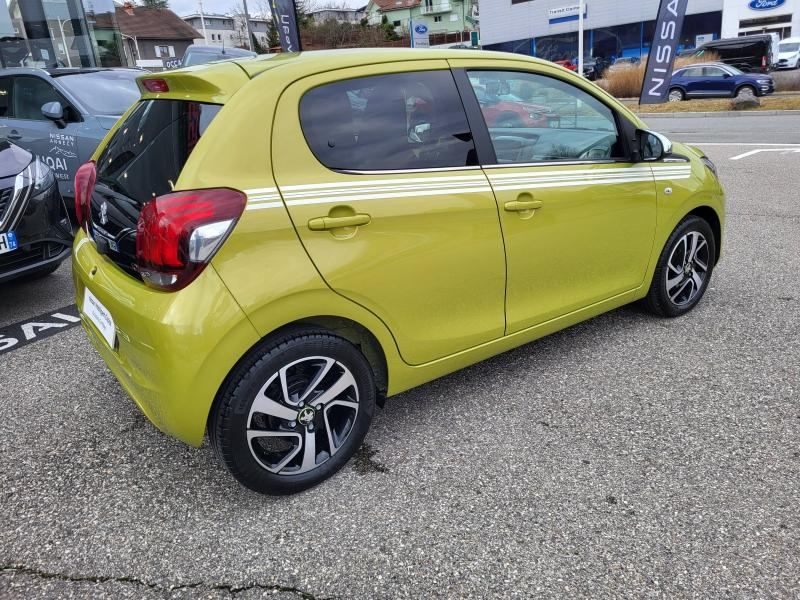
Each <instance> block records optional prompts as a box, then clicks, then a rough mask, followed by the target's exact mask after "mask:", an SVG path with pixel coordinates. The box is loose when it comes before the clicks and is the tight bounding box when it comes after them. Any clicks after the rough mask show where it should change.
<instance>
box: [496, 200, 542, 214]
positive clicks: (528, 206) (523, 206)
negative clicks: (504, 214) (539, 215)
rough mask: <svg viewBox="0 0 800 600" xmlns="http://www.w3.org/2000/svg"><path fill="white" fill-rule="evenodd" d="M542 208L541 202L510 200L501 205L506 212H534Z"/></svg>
mask: <svg viewBox="0 0 800 600" xmlns="http://www.w3.org/2000/svg"><path fill="white" fill-rule="evenodd" d="M541 207H542V201H541V200H511V201H510V202H506V203H505V204H504V205H503V208H504V209H505V210H507V211H508V212H520V211H523V210H536V209H537V208H541Z"/></svg>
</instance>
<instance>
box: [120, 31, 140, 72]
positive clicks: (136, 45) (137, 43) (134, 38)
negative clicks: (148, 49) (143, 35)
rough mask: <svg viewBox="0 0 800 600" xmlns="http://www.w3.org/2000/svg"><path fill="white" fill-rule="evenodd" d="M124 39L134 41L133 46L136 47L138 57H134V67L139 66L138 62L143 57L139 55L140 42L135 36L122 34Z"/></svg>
mask: <svg viewBox="0 0 800 600" xmlns="http://www.w3.org/2000/svg"><path fill="white" fill-rule="evenodd" d="M120 35H121V36H122V37H123V38H128V39H129V40H133V45H134V46H135V47H136V56H134V57H133V66H134V67H135V66H137V65H136V63H137V61H138V60H139V59H140V58H141V57H142V55H141V54H140V53H139V40H137V39H136V36H135V35H125V34H124V33H120Z"/></svg>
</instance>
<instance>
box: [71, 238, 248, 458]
mask: <svg viewBox="0 0 800 600" xmlns="http://www.w3.org/2000/svg"><path fill="white" fill-rule="evenodd" d="M72 273H73V278H74V281H75V295H76V300H77V304H78V309H79V311H80V314H81V320H82V325H83V328H84V329H85V330H86V332H87V334H88V336H89V339H90V340H91V341H92V344H93V345H94V347H95V348H96V349H97V351H98V352H99V353H100V355H101V356H102V358H103V360H104V361H105V362H106V364H107V365H108V367H109V368H110V369H111V371H112V373H114V375H115V376H116V378H117V379H118V380H119V382H120V383H121V384H122V386H123V388H124V389H125V391H126V392H127V393H128V394H129V395H130V396H131V398H133V400H134V401H135V402H136V404H137V405H138V406H139V408H140V409H141V410H142V412H143V413H144V414H145V415H146V416H147V418H148V419H150V421H152V423H153V424H154V425H155V426H156V427H158V428H159V429H160V430H162V431H163V432H165V433H167V434H169V435H171V436H173V437H176V438H178V439H179V440H181V441H183V442H186V443H188V444H191V445H193V446H199V445H200V444H201V443H202V441H203V435H204V431H205V427H206V421H207V418H208V413H209V410H210V408H211V405H212V403H213V401H214V398H215V396H216V393H217V390H218V389H219V387H220V386H221V385H222V383H223V381H224V379H225V377H226V376H227V374H228V373H229V372H230V369H231V368H232V367H233V365H235V364H236V362H237V361H238V359H239V358H240V357H241V356H242V355H243V354H244V353H245V352H246V351H247V349H249V348H250V347H252V346H253V345H254V344H255V343H256V342H257V341H258V336H257V334H256V332H255V329H254V328H253V326H252V325H251V324H250V321H249V320H248V319H247V318H246V316H245V315H244V313H243V312H242V310H241V309H240V308H239V305H238V304H237V303H236V301H235V300H234V299H233V297H232V296H231V294H230V292H228V290H227V288H226V287H225V286H224V285H223V283H222V281H221V280H220V279H219V276H218V275H217V273H216V272H215V271H214V269H213V267H211V266H208V267H207V268H206V269H205V270H204V271H203V273H202V274H201V275H200V276H199V277H198V278H197V279H196V280H195V281H194V282H192V284H191V285H189V286H188V287H187V288H185V289H183V290H181V291H179V292H174V293H164V292H157V291H155V290H152V289H150V288H148V287H146V286H145V285H144V284H143V283H142V282H141V281H138V280H137V279H134V278H133V277H131V276H129V275H127V274H126V273H124V272H123V271H122V270H121V269H120V268H118V267H117V266H116V265H115V264H114V263H112V262H111V261H109V260H108V259H107V258H106V257H104V256H102V255H101V254H99V253H98V252H97V251H96V249H95V246H94V242H92V241H91V240H90V239H89V238H88V237H87V236H86V234H85V233H83V231H79V232H78V235H77V236H76V238H75V244H74V247H73V253H72ZM87 288H88V289H89V290H90V291H91V292H92V294H93V295H94V296H95V297H96V298H97V299H98V300H99V301H100V302H101V303H102V304H103V306H104V307H105V308H106V309H107V310H108V311H109V312H110V313H111V316H112V317H113V319H114V325H115V328H116V341H115V344H114V347H113V348H112V347H111V346H109V344H108V343H107V342H106V340H105V339H104V338H103V337H102V335H101V334H100V332H99V330H98V329H97V328H96V327H95V326H94V325H93V324H92V322H91V321H90V320H89V318H88V317H87V316H86V314H85V313H84V312H83V300H84V296H85V290H86V289H87Z"/></svg>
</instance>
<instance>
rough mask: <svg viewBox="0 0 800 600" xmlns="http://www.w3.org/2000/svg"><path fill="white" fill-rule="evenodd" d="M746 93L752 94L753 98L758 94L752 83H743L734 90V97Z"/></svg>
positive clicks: (739, 96)
mask: <svg viewBox="0 0 800 600" xmlns="http://www.w3.org/2000/svg"><path fill="white" fill-rule="evenodd" d="M748 93H749V94H750V95H752V96H753V98H755V97H756V96H758V92H757V91H756V88H754V87H753V86H752V85H743V86H742V87H740V88H738V89H737V90H736V94H735V97H736V98H741V97H742V96H744V95H746V94H748Z"/></svg>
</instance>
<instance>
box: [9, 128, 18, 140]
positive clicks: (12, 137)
mask: <svg viewBox="0 0 800 600" xmlns="http://www.w3.org/2000/svg"><path fill="white" fill-rule="evenodd" d="M6 137H7V138H8V139H10V140H19V139H22V135H21V134H20V133H19V132H18V131H17V130H16V129H12V130H11V131H9V132H8V134H7V135H6Z"/></svg>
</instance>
